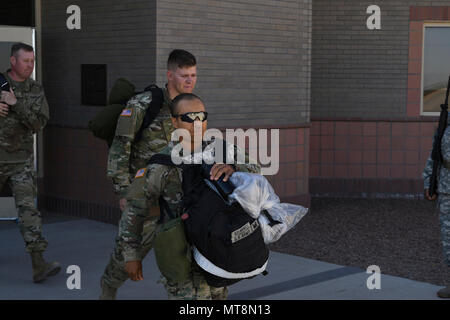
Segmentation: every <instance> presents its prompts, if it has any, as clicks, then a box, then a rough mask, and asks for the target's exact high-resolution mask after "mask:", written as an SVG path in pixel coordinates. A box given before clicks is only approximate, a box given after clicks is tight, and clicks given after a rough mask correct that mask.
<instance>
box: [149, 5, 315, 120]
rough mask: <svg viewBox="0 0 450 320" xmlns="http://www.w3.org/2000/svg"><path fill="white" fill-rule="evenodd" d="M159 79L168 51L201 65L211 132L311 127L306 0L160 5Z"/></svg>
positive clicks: (201, 85) (199, 85)
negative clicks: (191, 56) (214, 129)
mask: <svg viewBox="0 0 450 320" xmlns="http://www.w3.org/2000/svg"><path fill="white" fill-rule="evenodd" d="M157 11H158V22H157V28H158V36H157V43H158V44H157V65H158V80H159V81H160V82H163V81H165V70H166V69H165V62H166V59H167V55H168V53H169V52H170V50H171V49H173V48H177V47H179V48H186V49H187V50H189V51H192V53H194V54H195V55H196V57H197V58H198V75H199V77H198V83H197V88H198V90H197V93H199V94H200V95H201V96H202V97H203V98H204V99H205V101H206V104H207V108H208V111H210V112H211V117H210V118H211V121H210V123H211V125H212V126H218V127H242V126H246V127H260V126H267V125H293V124H304V123H308V122H309V103H310V101H309V99H310V98H309V97H310V92H309V89H310V49H311V1H310V0H283V1H275V0H246V1H229V0H220V1H219V0H160V1H157Z"/></svg>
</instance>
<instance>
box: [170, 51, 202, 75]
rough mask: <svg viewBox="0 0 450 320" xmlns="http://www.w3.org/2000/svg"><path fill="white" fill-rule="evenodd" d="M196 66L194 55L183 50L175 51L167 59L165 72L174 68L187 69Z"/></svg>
mask: <svg viewBox="0 0 450 320" xmlns="http://www.w3.org/2000/svg"><path fill="white" fill-rule="evenodd" d="M196 65H197V60H196V59H195V57H194V55H193V54H192V53H190V52H188V51H186V50H183V49H175V50H172V52H171V53H170V54H169V58H168V59H167V70H174V69H176V68H187V67H193V66H196Z"/></svg>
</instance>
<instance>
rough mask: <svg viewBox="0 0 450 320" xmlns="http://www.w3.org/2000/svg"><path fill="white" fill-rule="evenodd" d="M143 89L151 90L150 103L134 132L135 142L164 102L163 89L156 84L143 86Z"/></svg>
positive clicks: (139, 138)
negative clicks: (135, 132)
mask: <svg viewBox="0 0 450 320" xmlns="http://www.w3.org/2000/svg"><path fill="white" fill-rule="evenodd" d="M145 91H151V92H152V101H151V102H150V105H149V107H148V108H147V111H146V112H145V116H144V121H143V122H142V125H141V127H140V128H139V131H138V132H137V134H136V137H135V139H134V141H135V142H137V141H139V140H141V138H142V132H143V131H144V129H146V128H148V126H149V125H150V124H151V123H152V122H153V120H155V118H156V117H157V116H158V114H159V111H160V110H161V108H162V106H163V102H164V93H163V90H162V89H161V88H159V87H158V86H157V85H156V84H152V85H150V86H148V87H147V88H145V90H144V92H145Z"/></svg>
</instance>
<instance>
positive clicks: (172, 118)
mask: <svg viewBox="0 0 450 320" xmlns="http://www.w3.org/2000/svg"><path fill="white" fill-rule="evenodd" d="M170 120H171V121H172V125H173V127H174V128H175V129H178V122H177V118H175V117H170Z"/></svg>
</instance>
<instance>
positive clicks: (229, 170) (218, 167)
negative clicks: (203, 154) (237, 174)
mask: <svg viewBox="0 0 450 320" xmlns="http://www.w3.org/2000/svg"><path fill="white" fill-rule="evenodd" d="M224 173H225V177H224V178H223V181H227V180H228V178H229V177H230V176H231V175H232V174H233V173H234V168H233V167H232V166H230V165H229V164H224V163H216V164H214V165H213V166H212V168H211V172H210V174H211V177H210V179H211V180H219V178H220V176H221V175H222V174H224Z"/></svg>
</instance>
